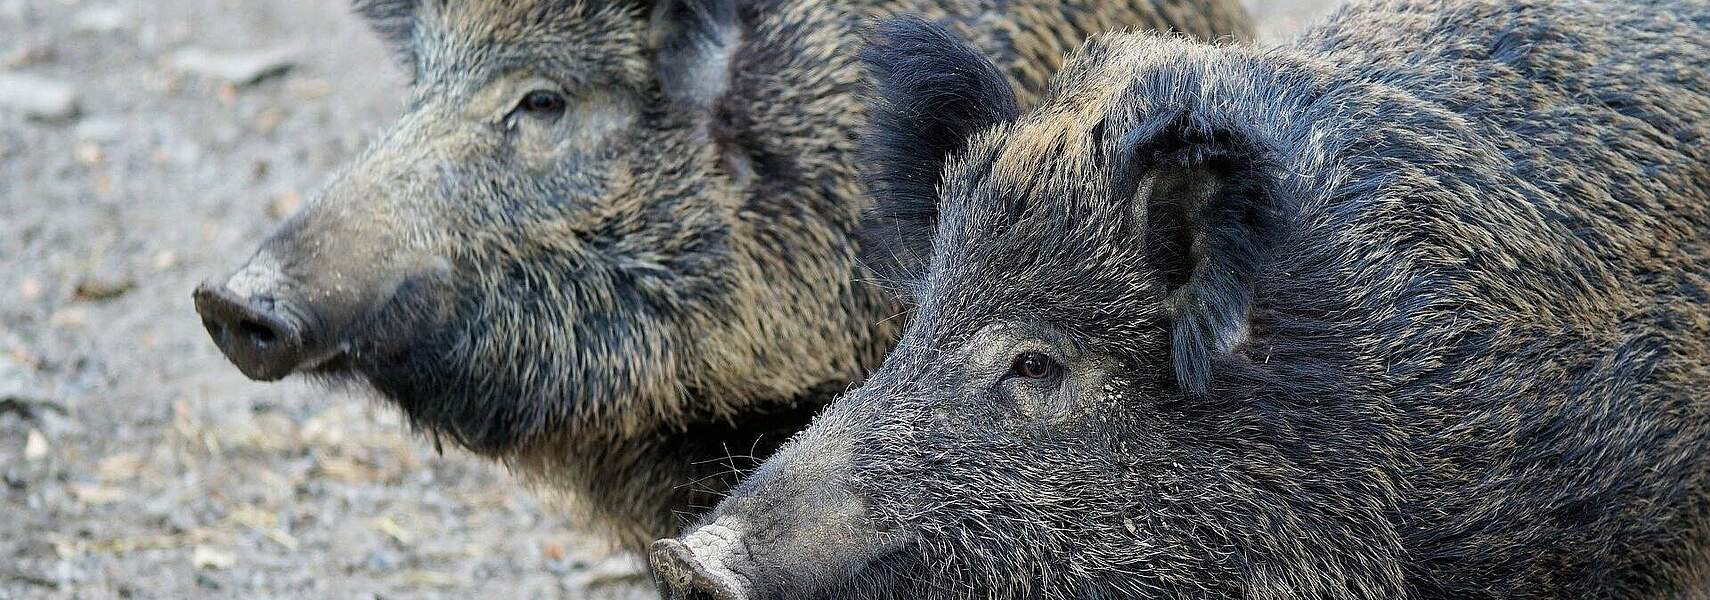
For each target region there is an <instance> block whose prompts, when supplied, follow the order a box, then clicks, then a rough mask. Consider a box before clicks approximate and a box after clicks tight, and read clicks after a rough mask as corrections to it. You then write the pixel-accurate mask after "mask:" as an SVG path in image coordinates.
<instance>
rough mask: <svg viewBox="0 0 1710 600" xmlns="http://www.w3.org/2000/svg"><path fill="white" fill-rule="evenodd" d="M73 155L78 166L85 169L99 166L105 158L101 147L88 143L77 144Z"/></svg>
mask: <svg viewBox="0 0 1710 600" xmlns="http://www.w3.org/2000/svg"><path fill="white" fill-rule="evenodd" d="M73 153H74V154H75V155H76V156H77V162H78V164H81V165H83V166H85V167H93V166H95V165H99V164H101V161H102V160H105V159H106V157H107V155H106V153H105V152H102V151H101V146H98V145H96V144H90V143H82V144H78V145H77V148H76V149H74V150H73Z"/></svg>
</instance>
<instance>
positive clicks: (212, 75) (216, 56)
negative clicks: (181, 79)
mask: <svg viewBox="0 0 1710 600" xmlns="http://www.w3.org/2000/svg"><path fill="white" fill-rule="evenodd" d="M295 54H296V51H294V50H291V49H289V48H268V49H262V50H223V51H222V50H210V49H207V48H183V49H180V50H179V51H177V52H175V53H173V55H172V58H171V59H170V60H169V63H170V64H171V65H172V68H174V69H177V70H180V71H184V72H186V73H190V74H193V75H197V76H200V77H206V78H209V79H217V80H220V81H224V82H226V83H231V84H235V85H249V84H252V83H255V82H258V81H261V80H263V79H266V78H268V77H271V76H274V75H278V74H281V73H284V72H285V71H288V70H290V69H291V67H293V66H295V65H296V63H295V59H294V55H295Z"/></svg>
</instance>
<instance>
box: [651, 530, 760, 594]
mask: <svg viewBox="0 0 1710 600" xmlns="http://www.w3.org/2000/svg"><path fill="white" fill-rule="evenodd" d="M689 541H691V540H683V541H679V540H674V539H667V540H659V541H656V542H653V548H652V553H651V554H652V556H651V557H650V562H651V563H652V565H653V571H654V572H655V573H657V574H658V576H659V579H660V583H661V584H662V587H663V588H664V589H662V590H661V591H662V592H664V594H665V597H666V598H669V599H671V600H748V598H749V594H748V590H747V588H746V587H745V586H744V585H742V582H741V578H740V576H738V575H736V574H735V573H734V572H733V571H732V570H730V569H729V568H728V567H726V566H725V565H723V564H720V563H721V562H722V561H721V560H719V558H718V557H716V556H713V557H709V556H708V554H709V553H707V552H704V551H703V552H702V553H700V554H697V553H696V552H695V549H694V548H692V547H690V545H689ZM703 550H704V549H703ZM711 554H718V553H711Z"/></svg>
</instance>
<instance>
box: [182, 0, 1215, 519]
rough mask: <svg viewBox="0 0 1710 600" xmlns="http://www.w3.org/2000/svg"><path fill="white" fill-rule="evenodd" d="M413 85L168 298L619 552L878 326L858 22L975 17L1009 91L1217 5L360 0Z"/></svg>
mask: <svg viewBox="0 0 1710 600" xmlns="http://www.w3.org/2000/svg"><path fill="white" fill-rule="evenodd" d="M356 9H357V10H358V11H359V12H360V13H361V14H362V15H364V16H365V17H367V18H368V19H369V20H370V21H371V22H372V23H373V25H374V29H376V30H377V31H378V32H379V33H380V35H382V36H383V37H384V38H385V39H386V40H387V41H388V42H390V43H391V44H392V46H393V47H394V48H395V49H396V51H397V54H398V56H399V58H400V60H401V62H402V64H403V65H404V67H405V69H406V70H407V71H408V72H409V73H410V74H411V75H412V76H413V80H414V83H413V85H412V86H411V91H410V99H409V103H408V109H407V110H406V112H405V114H404V115H403V116H402V117H400V118H399V119H398V121H397V123H396V124H394V125H393V126H392V127H391V128H390V129H389V130H387V131H386V132H385V133H384V134H383V135H382V136H381V137H380V139H378V140H377V141H375V142H374V143H373V144H372V146H370V147H369V148H368V149H367V151H366V152H364V153H363V154H362V155H361V156H360V157H359V158H357V159H356V160H355V161H354V162H353V163H352V164H351V165H350V166H349V167H348V168H346V169H345V170H344V171H343V172H342V173H340V174H338V176H337V177H336V178H335V179H334V180H333V182H332V183H331V184H330V186H329V188H328V189H327V190H326V191H325V192H324V193H323V194H321V195H320V197H319V198H318V199H317V200H316V201H314V202H313V203H312V204H311V205H310V206H308V207H306V208H305V209H304V210H303V211H302V212H301V213H300V214H297V215H295V216H293V217H292V218H290V219H289V220H288V221H287V222H286V223H284V224H283V225H282V226H281V227H280V228H279V230H278V231H277V232H275V233H274V234H273V235H272V236H271V237H270V238H268V239H267V240H266V241H264V242H262V244H261V247H260V249H259V250H258V251H257V252H256V254H255V255H254V257H253V258H251V259H250V260H249V261H248V262H247V263H246V264H245V265H243V266H242V267H240V268H238V269H237V270H236V271H235V272H234V273H233V274H230V275H222V276H218V277H214V278H212V279H210V280H208V282H207V283H206V284H205V285H203V286H202V287H201V288H200V289H198V290H197V291H196V293H195V296H196V297H195V300H196V304H197V309H198V310H199V311H200V312H201V314H202V316H203V319H204V322H205V324H206V326H207V328H208V330H209V333H210V334H211V335H212V337H213V338H214V340H215V341H216V342H217V343H218V344H219V346H220V348H221V349H222V350H223V351H224V352H225V353H226V355H227V356H228V357H229V358H230V359H231V360H232V362H233V363H235V364H236V365H237V366H238V367H239V368H240V369H242V370H243V371H244V373H246V374H248V375H249V376H251V377H253V378H256V379H261V380H273V379H279V378H281V377H285V376H288V375H292V374H307V375H310V376H316V377H322V378H329V379H334V380H340V381H355V382H358V383H360V384H366V385H369V386H372V387H373V388H374V389H375V390H378V391H379V393H380V394H381V395H383V396H385V397H386V398H388V399H390V400H391V401H393V402H395V403H396V405H397V406H399V407H400V408H401V409H403V412H404V413H405V414H406V415H408V417H409V420H410V421H411V422H412V423H414V424H415V425H416V426H417V427H418V428H420V429H421V430H423V431H426V432H428V433H429V434H431V435H433V436H435V437H436V438H441V437H443V438H444V439H446V440H450V441H451V442H454V443H455V444H456V445H459V446H463V447H465V448H468V449H470V450H473V451H474V452H477V453H479V454H482V455H485V456H490V457H494V458H496V459H499V460H502V461H504V462H505V463H506V464H508V465H509V466H511V467H512V468H513V469H514V470H516V471H517V472H519V473H522V474H523V475H524V476H525V477H526V478H527V479H528V480H530V481H531V482H533V483H535V484H537V485H538V486H540V487H543V488H545V489H548V490H551V491H553V492H563V493H564V495H566V496H569V497H570V498H571V500H573V501H574V503H575V504H576V505H577V506H578V507H579V508H580V511H581V512H585V513H587V514H586V515H585V517H586V521H585V522H587V523H588V524H590V525H593V526H595V527H597V528H600V529H604V530H606V531H607V532H609V533H610V534H612V535H613V536H614V538H615V539H616V540H617V541H618V542H619V543H621V544H623V545H625V546H627V547H630V548H633V549H637V550H645V548H646V544H647V543H648V542H650V541H652V540H653V539H654V538H656V537H659V536H663V535H670V534H672V533H675V532H677V530H678V529H677V528H678V527H679V526H680V525H681V524H682V523H684V522H686V521H688V520H691V519H692V517H693V516H694V515H696V514H699V512H701V511H704V510H705V509H706V508H708V507H710V506H711V505H712V504H713V503H714V502H716V499H717V498H718V497H719V495H720V494H721V492H722V491H723V490H725V489H726V488H727V487H728V486H729V479H730V478H729V477H728V476H727V475H728V474H729V473H732V472H734V471H739V470H742V469H745V468H749V467H751V466H752V465H753V464H754V461H755V460H756V457H764V456H765V455H767V454H769V453H770V451H771V450H772V449H774V448H776V447H777V445H778V444H780V443H782V442H783V441H784V440H786V439H788V437H789V436H790V435H791V434H793V433H794V432H796V431H798V430H800V429H801V428H802V427H804V426H805V425H806V423H807V421H808V419H809V417H810V416H811V415H812V414H813V413H814V412H815V411H817V410H819V408H820V407H821V406H822V405H823V404H824V403H825V402H826V401H827V400H828V399H829V398H831V397H833V395H834V394H835V393H837V392H841V391H843V390H845V389H847V387H848V385H849V384H850V383H851V382H852V381H854V380H856V379H857V378H859V377H860V376H861V375H862V374H863V373H865V372H867V371H869V370H870V369H871V368H872V367H873V366H875V365H876V364H877V363H878V359H879V358H880V357H881V356H883V354H884V352H885V351H886V350H887V349H889V348H890V345H891V343H892V342H893V341H894V340H895V337H896V335H897V330H898V323H900V320H898V319H893V318H892V317H894V316H895V315H896V314H897V313H899V312H902V309H901V308H900V307H899V306H898V305H897V304H896V303H895V301H894V300H892V299H891V298H890V297H889V296H888V295H887V294H886V293H885V292H884V291H883V290H880V289H878V288H876V287H874V286H871V285H867V284H864V283H861V281H863V280H868V279H871V275H869V274H868V273H867V272H866V271H864V270H863V269H862V267H861V266H860V265H859V263H858V261H857V260H856V254H857V252H858V246H857V244H856V242H855V241H854V238H853V231H854V228H855V226H856V223H857V221H858V217H859V211H860V210H861V209H862V207H864V206H865V204H866V201H865V200H864V191H863V187H862V184H861V180H860V178H859V177H858V176H857V174H856V172H855V168H854V162H855V161H854V158H853V157H854V154H855V151H856V143H857V142H856V137H857V136H858V133H859V129H860V126H861V123H862V122H863V119H862V115H863V104H862V102H861V94H860V90H861V86H862V80H861V77H860V74H861V69H860V65H859V64H858V63H857V61H856V58H855V55H856V53H857V52H858V49H859V47H860V38H859V34H858V32H859V30H860V29H861V28H862V27H863V26H864V24H865V23H866V22H867V20H868V19H870V18H872V17H874V16H876V15H879V14H887V13H889V12H890V11H893V10H905V9H906V10H911V11H926V12H927V13H928V14H931V15H933V16H935V18H938V19H940V20H942V21H944V22H946V23H950V24H952V25H955V26H958V27H959V28H961V29H962V30H963V31H968V32H971V33H975V34H977V37H979V38H980V39H982V40H984V42H983V44H982V46H983V48H984V49H985V50H986V51H988V52H990V53H991V55H992V56H993V57H996V59H997V60H999V61H1000V62H1003V63H1004V64H1006V65H1009V68H1008V69H1007V72H1008V73H1010V74H1011V75H1012V76H1013V82H1014V85H1016V86H1017V87H1018V88H1019V89H1020V90H1021V91H1022V92H1023V94H1024V95H1026V96H1033V95H1036V93H1037V91H1038V90H1039V89H1041V87H1042V86H1043V82H1044V80H1045V77H1044V74H1045V73H1048V72H1050V71H1052V70H1054V68H1055V67H1056V65H1057V64H1058V62H1057V61H1059V60H1060V58H1059V55H1060V54H1062V53H1063V52H1065V51H1066V50H1068V49H1070V48H1072V47H1073V46H1074V45H1077V44H1079V43H1081V41H1083V40H1082V39H1081V38H1083V37H1084V36H1087V35H1090V34H1092V33H1094V32H1096V31H1098V30H1102V29H1108V28H1117V27H1123V26H1143V27H1152V28H1173V29H1177V30H1180V31H1183V32H1187V33H1191V34H1194V35H1198V36H1200V37H1205V38H1211V37H1214V36H1220V35H1245V34H1246V32H1247V30H1248V29H1247V23H1246V21H1245V15H1244V13H1242V12H1241V9H1240V7H1239V4H1237V2H1236V1H1235V0H1193V1H1187V0H1119V1H1109V0H1010V1H1006V2H997V3H992V2H985V1H973V0H908V1H895V0H885V1H880V0H657V1H643V0H460V1H449V0H361V1H358V2H356Z"/></svg>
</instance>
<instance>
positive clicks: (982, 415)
mask: <svg viewBox="0 0 1710 600" xmlns="http://www.w3.org/2000/svg"><path fill="white" fill-rule="evenodd" d="M913 26H914V27H925V26H924V25H918V24H916V25H913ZM919 35H924V34H917V35H916V36H915V37H919ZM934 35H936V34H934ZM946 46H947V47H948V48H949V49H947V50H940V51H939V52H940V53H941V55H943V54H942V53H949V55H957V54H956V51H955V49H954V48H953V47H952V46H953V44H950V43H948V42H947V43H946ZM927 52H930V51H927ZM945 68H948V69H951V70H958V71H959V72H977V71H978V70H979V69H983V68H985V67H983V66H981V65H977V64H963V65H951V66H948V67H945ZM896 93H897V94H899V95H900V97H903V98H909V97H912V96H913V95H917V94H925V93H928V91H926V90H900V91H898V92H896ZM881 114H882V113H881ZM878 126H881V127H884V126H885V125H883V124H880V125H878ZM929 133H930V132H929ZM900 143H904V144H908V143H915V144H917V145H918V146H919V148H920V149H924V151H925V152H934V151H936V149H938V148H942V147H944V146H945V145H946V144H945V143H944V142H942V141H941V140H939V139H937V138H936V136H935V135H928V136H927V137H925V138H924V139H921V140H916V141H913V142H911V141H909V140H906V139H905V140H902V141H901V142H900ZM910 151H911V150H907V149H899V150H891V151H888V152H889V153H890V154H883V155H885V156H906V155H908V153H909V152H910ZM941 175H942V181H941V182H940V183H939V184H938V186H937V189H938V192H939V195H938V197H937V198H936V199H935V200H929V199H925V198H923V197H922V195H921V194H919V193H917V192H914V191H910V193H905V194H899V195H894V196H893V195H886V196H882V197H879V198H877V199H876V200H875V201H876V202H879V203H908V204H911V205H913V206H908V207H900V208H899V207H882V208H880V209H878V210H880V211H883V212H882V213H881V214H885V213H897V212H901V213H903V214H908V215H914V216H913V217H911V220H910V221H909V222H911V223H914V224H915V225H916V227H918V230H916V231H914V232H912V233H910V232H887V237H885V238H882V239H883V240H885V243H902V244H905V245H907V246H908V247H909V248H910V249H911V251H912V250H913V249H916V248H919V247H920V245H921V244H925V243H930V244H931V248H932V252H931V255H930V261H929V263H928V264H927V265H926V268H925V269H924V271H922V272H920V273H919V274H918V276H915V277H916V278H915V279H911V280H909V281H907V282H904V283H903V284H902V285H903V287H911V288H914V289H916V290H918V292H919V296H918V297H917V304H916V310H915V312H914V315H915V318H914V320H913V321H912V322H911V323H910V324H909V325H908V327H907V329H906V330H905V332H904V335H903V337H902V338H901V339H900V340H899V342H898V344H897V347H896V349H895V350H893V351H892V353H891V354H890V355H889V356H888V357H887V358H886V359H885V362H884V364H883V366H882V367H881V368H880V369H879V370H878V371H877V372H875V373H874V374H873V375H871V376H870V377H869V378H868V379H867V380H866V382H865V383H863V385H862V386H861V387H860V388H859V389H857V390H856V391H854V392H852V393H850V394H849V395H847V396H845V397H843V398H841V399H839V400H838V401H836V402H834V403H833V404H832V405H831V407H830V408H828V409H827V411H826V412H825V414H823V415H821V416H820V417H819V418H818V419H817V420H816V421H815V423H814V424H813V426H811V427H810V428H809V429H808V430H807V431H806V432H804V433H803V434H801V436H799V437H798V438H797V439H796V441H795V442H792V443H791V444H789V445H786V446H785V447H784V448H783V449H781V450H780V451H779V452H778V453H777V454H776V455H775V456H776V458H775V459H774V460H772V461H769V462H768V463H767V464H765V465H764V466H762V467H761V469H760V470H759V471H757V472H756V474H755V475H754V476H752V477H750V478H749V479H748V480H746V481H744V482H743V483H742V484H741V486H739V487H738V488H737V489H736V490H733V492H732V495H731V497H730V498H729V499H727V500H726V501H725V502H724V503H723V504H722V505H721V506H720V508H719V509H718V510H716V511H714V512H713V513H712V514H710V515H708V517H707V518H706V521H707V522H708V523H710V524H722V526H723V527H724V530H723V531H721V532H719V533H721V535H720V536H719V538H718V539H717V542H718V544H716V545H709V544H701V545H699V546H687V544H688V543H690V542H696V541H697V540H699V539H701V538H703V537H705V536H703V535H701V534H702V533H703V532H702V530H700V529H696V530H692V531H691V532H690V533H689V534H687V535H685V536H684V537H683V538H681V539H682V540H687V541H685V542H683V543H684V544H685V547H689V548H690V550H691V551H692V552H694V553H695V554H692V555H689V556H691V557H692V558H694V559H695V560H701V561H702V562H701V563H695V564H699V565H700V566H703V567H705V566H706V565H712V567H708V568H709V569H723V570H724V571H728V573H726V572H722V571H714V572H712V576H713V577H715V578H716V577H722V579H720V581H737V582H740V583H741V584H742V585H747V586H751V589H749V590H748V591H749V592H751V593H748V594H746V595H745V597H747V598H750V599H751V600H772V599H774V598H810V599H811V598H909V599H929V600H930V599H974V598H980V599H1008V598H1028V599H1050V600H1056V599H1069V598H1139V599H1148V598H1158V599H1163V598H1212V599H1220V598H1227V599H1234V598H1249V599H1270V600H1307V599H1318V598H1372V599H1378V598H1384V599H1387V598H1407V599H1411V600H1451V599H1456V600H1458V599H1485V598H1489V599H1496V598H1503V599H1519V600H1533V599H1535V600H1546V599H1547V600H1562V599H1583V600H1594V599H1595V600H1605V599H1611V600H1622V599H1633V600H1638V599H1652V598H1682V597H1685V598H1691V597H1698V596H1702V595H1703V594H1704V593H1705V590H1710V394H1707V392H1706V390H1710V3H1706V2H1703V1H1702V0H1687V1H1683V2H1656V1H1646V0H1630V1H1607V0H1603V1H1594V0H1378V1H1369V2H1356V3H1353V4H1350V5H1348V6H1346V7H1344V8H1343V9H1341V10H1340V11H1339V12H1338V13H1337V14H1336V15H1335V16H1334V17H1333V18H1332V19H1331V20H1330V21H1329V22H1327V23H1325V24H1323V25H1321V26H1319V27H1316V28H1315V29H1313V30H1311V31H1309V32H1308V33H1306V34H1305V35H1303V36H1302V37H1301V38H1300V39H1299V40H1297V41H1296V42H1294V43H1293V44H1291V45H1290V46H1287V47H1282V48H1270V49H1261V48H1254V47H1250V46H1224V47H1214V46H1207V45H1203V44H1197V43H1190V42H1186V41H1184V40H1181V39H1172V38H1169V37H1166V36H1157V35H1136V34H1117V35H1107V36H1100V37H1098V38H1096V39H1095V40H1094V41H1092V42H1090V43H1089V44H1088V45H1087V46H1086V47H1085V48H1084V49H1083V50H1082V51H1081V52H1080V53H1079V54H1078V55H1077V56H1076V58H1074V59H1073V60H1072V61H1071V63H1070V64H1068V65H1066V66H1065V67H1064V69H1063V71H1062V73H1061V74H1060V75H1059V76H1058V77H1057V78H1056V79H1055V81H1054V83H1053V84H1052V86H1051V88H1050V90H1049V91H1048V92H1047V94H1046V96H1045V97H1044V98H1043V99H1042V100H1041V101H1040V102H1039V103H1038V106H1037V108H1035V109H1034V110H1032V111H1031V112H1029V113H1027V114H1025V115H1024V116H1021V117H1019V118H1017V119H1014V120H1011V121H1009V122H1005V123H1000V124H998V125H996V126H993V127H989V128H987V129H985V130H984V131H983V132H981V133H979V134H977V135H975V136H974V137H972V138H971V139H970V140H969V141H967V142H966V144H965V145H964V147H963V149H962V150H961V151H960V152H959V153H957V154H955V155H954V156H952V157H951V158H950V159H949V160H948V162H947V164H946V166H945V169H944V170H943V171H942V172H941ZM919 215H931V216H926V217H922V216H919ZM911 236H912V237H911ZM896 240H902V241H900V242H897V241H896ZM923 240H930V242H927V241H923ZM873 250H874V251H875V252H877V253H880V254H881V255H882V254H883V253H884V249H883V248H874V249H873ZM909 276H914V275H909ZM1184 322H1185V323H1187V324H1186V325H1184ZM1027 353H1035V354H1042V355H1044V356H1047V357H1049V358H1050V359H1052V360H1055V361H1056V362H1057V364H1058V366H1059V367H1060V368H1058V369H1056V370H1054V371H1051V373H1054V375H1050V376H1047V377H1046V378H1035V377H1031V376H1021V375H1017V374H1016V373H1017V370H1016V369H1015V367H1014V366H1013V365H1016V364H1020V363H1019V359H1020V358H1022V357H1024V356H1026V354H1027ZM1183 354H1188V355H1191V356H1188V357H1185V358H1184V357H1183V356H1182V355H1183ZM1053 377H1054V378H1053ZM838 495H842V496H846V497H847V498H841V499H839V502H837V503H827V502H824V501H823V498H825V497H828V496H830V497H837V496H838ZM827 506H832V508H826V507H827ZM828 532H829V533H828ZM814 538H818V539H823V541H822V542H821V543H817V544H800V543H797V544H773V543H770V541H772V540H796V539H814ZM864 550H865V551H864ZM700 553H705V557H703V556H702V554H700ZM827 557H829V558H827ZM849 557H853V558H849ZM703 559H704V560H703ZM691 583H692V584H695V585H699V583H696V582H691Z"/></svg>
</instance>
